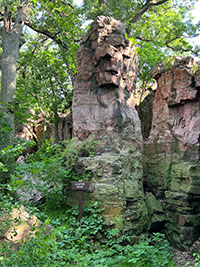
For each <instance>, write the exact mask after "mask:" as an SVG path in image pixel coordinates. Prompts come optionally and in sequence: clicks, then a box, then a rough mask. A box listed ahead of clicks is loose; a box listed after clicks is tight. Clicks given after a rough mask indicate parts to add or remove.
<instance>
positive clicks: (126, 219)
mask: <svg viewBox="0 0 200 267" xmlns="http://www.w3.org/2000/svg"><path fill="white" fill-rule="evenodd" d="M152 75H153V77H154V78H155V79H156V80H157V84H158V87H157V92H156V96H155V101H154V104H153V119H152V127H151V131H150V135H149V126H148V128H145V127H144V128H143V129H144V137H145V138H147V137H148V135H149V137H148V139H147V140H146V141H145V143H144V149H143V168H142V164H141V162H142V153H141V150H142V143H143V141H142V135H141V125H140V120H139V118H138V114H137V111H136V110H135V107H134V99H133V98H134V97H133V94H134V90H135V83H136V78H137V55H136V52H135V47H134V46H133V44H132V43H131V42H129V41H128V40H127V39H126V37H125V27H124V25H123V24H122V23H121V22H119V21H117V20H115V19H112V18H109V17H103V16H100V17H98V18H97V19H96V20H95V21H94V22H93V24H92V25H91V29H90V31H89V32H88V34H87V35H86V36H85V37H84V38H83V41H82V44H81V46H80V48H79V51H78V58H77V78H76V81H75V88H74V99H73V108H72V111H73V135H74V137H75V138H76V140H77V141H79V140H85V139H87V138H89V139H90V138H92V136H93V135H94V134H95V136H96V139H97V140H98V146H97V151H96V152H95V156H94V157H92V158H91V157H83V158H80V160H79V167H80V168H82V169H80V170H82V171H83V173H84V172H86V173H89V174H90V178H89V179H90V183H91V186H90V192H89V193H84V196H85V200H87V201H90V200H91V199H92V200H97V201H98V202H99V204H100V205H101V206H102V207H103V208H104V216H105V219H106V221H107V222H108V223H109V222H110V221H111V220H112V223H113V222H114V223H115V225H116V226H117V227H119V228H120V229H121V230H122V231H123V232H125V233H128V234H129V235H133V236H135V235H139V234H141V233H142V232H147V231H149V230H150V231H159V230H161V229H162V230H166V231H167V233H168V235H169V238H170V240H171V242H172V244H174V245H176V246H178V247H179V248H181V249H185V248H186V247H188V246H190V245H191V244H192V243H193V242H194V241H195V240H196V239H197V238H198V237H199V235H200V230H199V229H200V217H199V213H200V164H199V160H200V144H199V143H200V94H199V90H200V70H199V67H198V65H197V64H196V63H195V61H194V59H193V58H192V57H185V58H177V59H176V60H175V61H174V62H173V63H171V65H169V64H158V65H157V66H156V67H155V68H154V70H153V71H152ZM144 116H145V114H142V117H144ZM143 172H144V173H143ZM143 182H144V183H143ZM143 185H144V188H145V194H144V191H143ZM71 194H72V193H71ZM75 199H76V198H75V197H74V198H73V197H72V198H71V200H75ZM112 223H111V224H112Z"/></svg>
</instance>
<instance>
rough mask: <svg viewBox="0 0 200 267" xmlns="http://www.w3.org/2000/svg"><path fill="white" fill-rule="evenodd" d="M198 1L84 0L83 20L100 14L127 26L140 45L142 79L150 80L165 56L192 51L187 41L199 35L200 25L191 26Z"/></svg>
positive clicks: (195, 50) (194, 48)
mask: <svg viewBox="0 0 200 267" xmlns="http://www.w3.org/2000/svg"><path fill="white" fill-rule="evenodd" d="M196 2H197V0H191V1H180V0H124V1H119V2H117V4H116V1H115V0H96V1H93V0H84V1H83V6H82V7H81V8H80V11H81V13H82V16H83V18H84V19H94V18H95V17H96V16H97V15H107V16H113V17H114V18H116V19H119V20H121V21H122V22H124V23H125V25H126V27H127V32H128V36H129V38H130V39H131V40H132V41H133V42H134V43H135V44H136V45H137V47H138V54H139V56H140V57H139V59H140V61H139V63H140V66H139V67H140V76H139V77H140V80H141V81H142V82H143V84H145V82H148V81H149V80H150V78H151V77H150V69H151V68H152V67H153V66H154V65H155V64H156V63H157V62H159V61H161V60H163V59H164V58H165V57H168V56H174V55H183V54H184V53H189V52H192V53H193V54H194V55H196V56H198V54H199V51H200V48H199V47H192V45H191V44H190V43H189V41H188V38H192V37H195V36H197V35H198V34H199V23H198V24H197V25H194V24H193V23H192V16H191V10H192V8H193V7H194V4H195V3H196Z"/></svg>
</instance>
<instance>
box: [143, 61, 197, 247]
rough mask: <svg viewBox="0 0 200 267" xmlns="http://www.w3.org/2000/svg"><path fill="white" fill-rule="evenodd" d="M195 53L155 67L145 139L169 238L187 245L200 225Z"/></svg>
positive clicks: (149, 174)
mask: <svg viewBox="0 0 200 267" xmlns="http://www.w3.org/2000/svg"><path fill="white" fill-rule="evenodd" d="M197 69H198V64H197V62H195V60H194V59H193V58H192V57H183V58H177V59H175V61H174V62H173V63H172V64H171V66H167V67H166V65H165V64H159V65H157V66H156V67H155V68H154V69H153V70H152V75H153V77H154V78H155V79H156V80H157V84H158V87H157V91H156V96H155V100H154V105H153V122H152V128H151V132H150V136H149V138H148V139H147V141H146V142H145V144H144V151H143V153H144V157H143V159H144V160H143V167H144V178H145V187H146V190H147V191H151V192H153V193H154V195H155V196H156V197H157V199H159V200H160V201H161V202H162V203H163V207H164V209H165V211H166V221H170V225H171V226H170V228H169V229H168V230H169V231H168V234H169V238H170V241H171V242H172V243H173V244H174V245H176V246H178V247H179V248H181V249H185V248H187V247H189V246H191V245H192V243H193V242H194V241H195V240H196V239H197V238H198V237H199V235H200V232H199V227H200V218H199V215H198V214H199V212H200V164H199V160H200V93H199V92H200V83H199V81H200V71H199V69H198V70H197Z"/></svg>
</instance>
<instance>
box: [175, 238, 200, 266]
mask: <svg viewBox="0 0 200 267" xmlns="http://www.w3.org/2000/svg"><path fill="white" fill-rule="evenodd" d="M199 246H200V238H199V239H198V240H197V241H196V242H195V243H194V244H193V245H192V246H191V247H190V248H189V249H187V250H186V251H180V250H177V249H174V250H173V251H172V254H173V260H174V261H175V262H176V264H177V265H178V266H181V267H186V266H187V267H195V264H194V255H193V254H194V253H195V252H197V250H198V248H199Z"/></svg>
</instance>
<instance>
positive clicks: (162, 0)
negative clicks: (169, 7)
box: [130, 0, 169, 23]
mask: <svg viewBox="0 0 200 267" xmlns="http://www.w3.org/2000/svg"><path fill="white" fill-rule="evenodd" d="M168 1H169V0H160V1H156V0H147V1H146V3H145V4H144V5H143V6H142V7H141V9H140V10H139V11H138V13H137V14H136V15H135V16H134V17H133V18H132V19H131V20H130V23H136V22H138V20H140V18H141V17H142V15H143V14H144V13H145V12H147V11H148V10H149V9H150V8H151V7H152V6H159V5H162V4H164V3H166V2H168Z"/></svg>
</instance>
